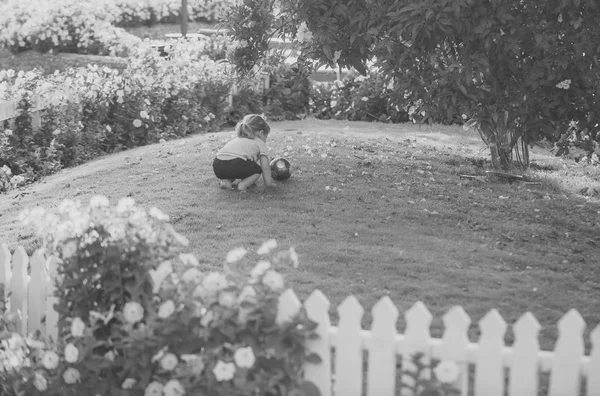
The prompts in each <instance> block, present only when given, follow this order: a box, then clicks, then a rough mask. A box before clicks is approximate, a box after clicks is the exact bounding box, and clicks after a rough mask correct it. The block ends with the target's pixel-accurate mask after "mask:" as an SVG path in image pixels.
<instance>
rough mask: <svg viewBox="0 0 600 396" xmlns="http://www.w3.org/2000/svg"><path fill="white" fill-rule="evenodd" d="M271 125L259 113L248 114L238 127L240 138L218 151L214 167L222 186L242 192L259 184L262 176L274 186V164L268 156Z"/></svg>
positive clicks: (236, 127)
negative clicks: (271, 165)
mask: <svg viewBox="0 0 600 396" xmlns="http://www.w3.org/2000/svg"><path fill="white" fill-rule="evenodd" d="M270 131H271V127H269V125H268V124H267V122H266V121H265V119H264V118H263V117H261V116H260V115H258V114H249V115H247V116H245V117H244V119H243V120H242V121H240V122H238V124H237V125H236V126H235V132H236V133H237V137H236V138H235V139H233V140H232V141H230V142H229V143H227V144H226V145H225V146H224V147H223V148H222V149H221V150H219V152H218V153H217V155H216V157H215V159H214V161H213V170H214V172H215V175H216V176H217V178H219V179H220V187H221V188H227V189H231V188H235V186H236V184H235V181H236V180H238V179H241V180H240V181H239V183H237V188H238V190H240V191H245V190H246V189H247V188H248V187H250V186H251V185H253V184H254V183H256V181H258V179H259V178H260V176H261V175H262V177H263V180H264V181H265V185H266V186H267V187H271V186H273V179H272V178H271V167H270V165H269V157H268V156H267V145H266V144H265V143H266V141H267V136H268V135H269V132H270Z"/></svg>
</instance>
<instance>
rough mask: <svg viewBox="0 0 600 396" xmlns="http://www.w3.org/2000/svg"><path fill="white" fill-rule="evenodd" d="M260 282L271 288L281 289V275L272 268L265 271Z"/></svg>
mask: <svg viewBox="0 0 600 396" xmlns="http://www.w3.org/2000/svg"><path fill="white" fill-rule="evenodd" d="M262 283H263V284H264V285H265V286H267V287H268V288H269V289H271V290H279V289H283V276H282V275H281V274H280V273H279V272H277V271H274V270H269V271H267V272H266V273H265V276H264V277H263V279H262Z"/></svg>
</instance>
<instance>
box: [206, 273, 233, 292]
mask: <svg viewBox="0 0 600 396" xmlns="http://www.w3.org/2000/svg"><path fill="white" fill-rule="evenodd" d="M227 284H228V282H227V277H226V276H225V275H224V274H222V273H220V272H211V273H209V274H208V275H206V276H205V277H204V279H203V280H202V286H203V287H204V289H206V290H207V291H208V292H217V291H219V290H222V289H224V288H225V287H227Z"/></svg>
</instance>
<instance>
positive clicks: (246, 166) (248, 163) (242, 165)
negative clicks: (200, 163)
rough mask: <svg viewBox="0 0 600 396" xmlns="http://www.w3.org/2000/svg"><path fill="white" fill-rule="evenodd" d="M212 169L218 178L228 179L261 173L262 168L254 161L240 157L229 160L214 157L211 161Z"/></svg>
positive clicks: (243, 177)
mask: <svg viewBox="0 0 600 396" xmlns="http://www.w3.org/2000/svg"><path fill="white" fill-rule="evenodd" d="M213 170H214V171H215V176H217V177H218V178H219V179H228V180H235V179H245V178H247V177H250V176H252V175H256V174H259V175H260V174H261V173H262V168H261V167H260V165H258V164H257V163H256V162H254V161H252V160H245V159H241V158H235V159H231V160H220V159H218V158H215V160H214V161H213Z"/></svg>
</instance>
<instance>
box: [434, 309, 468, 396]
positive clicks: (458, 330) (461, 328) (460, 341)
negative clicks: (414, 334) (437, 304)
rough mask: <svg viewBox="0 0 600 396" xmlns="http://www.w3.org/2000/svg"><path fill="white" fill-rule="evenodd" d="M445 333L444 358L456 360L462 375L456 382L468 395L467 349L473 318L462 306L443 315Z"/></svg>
mask: <svg viewBox="0 0 600 396" xmlns="http://www.w3.org/2000/svg"><path fill="white" fill-rule="evenodd" d="M442 320H443V322H444V335H443V336H442V346H441V348H440V355H441V356H440V358H441V359H442V360H452V361H454V362H456V364H457V365H458V367H459V369H460V373H461V375H460V377H459V378H458V380H457V381H456V383H455V384H454V386H455V387H456V388H458V389H459V390H460V392H461V395H462V396H466V395H467V394H468V391H469V377H468V373H469V362H468V361H467V349H468V347H469V344H470V342H469V338H468V332H469V325H470V324H471V318H470V317H469V315H467V313H466V312H465V310H464V308H463V307H461V306H454V307H452V308H450V310H449V311H448V312H447V313H446V314H445V315H444V317H443V319H442Z"/></svg>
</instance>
